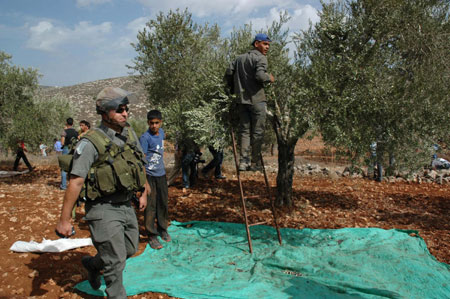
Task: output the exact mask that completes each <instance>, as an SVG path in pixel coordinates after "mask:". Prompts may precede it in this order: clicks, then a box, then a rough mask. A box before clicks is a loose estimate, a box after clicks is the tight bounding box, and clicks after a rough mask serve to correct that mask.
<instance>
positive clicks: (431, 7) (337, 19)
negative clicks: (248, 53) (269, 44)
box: [298, 0, 450, 169]
mask: <svg viewBox="0 0 450 299" xmlns="http://www.w3.org/2000/svg"><path fill="white" fill-rule="evenodd" d="M448 12H449V4H448V2H446V1H439V0H433V1H425V0H419V1H370V0H357V1H351V0H347V1H337V2H331V3H328V4H324V5H323V10H322V12H321V15H320V17H321V18H320V21H319V22H318V23H317V24H316V25H315V26H314V27H311V28H310V30H308V31H307V32H303V33H302V34H299V35H298V38H299V40H298V41H299V42H298V51H299V52H301V53H304V54H305V55H306V56H307V58H308V61H309V62H308V63H309V65H308V68H307V78H306V80H305V84H306V85H307V88H308V90H309V91H310V92H309V93H308V94H309V98H310V103H311V104H312V105H313V111H314V120H315V122H316V123H317V125H318V127H319V128H320V132H321V133H322V135H323V137H324V139H325V141H326V142H327V143H328V144H331V145H333V146H336V147H338V148H340V149H342V150H344V151H346V153H347V154H348V155H349V156H350V158H351V160H352V162H354V163H359V162H361V161H362V160H361V158H362V157H364V155H365V154H366V153H367V151H368V149H369V145H370V144H371V142H373V141H377V142H378V148H377V155H381V156H384V155H385V154H386V153H389V154H391V155H393V156H394V157H395V158H396V162H397V166H402V167H404V168H405V169H406V168H409V169H412V168H416V167H417V166H420V165H423V164H424V163H427V162H429V159H430V155H429V152H428V149H429V148H430V145H431V144H432V143H434V142H436V141H437V140H439V139H440V138H443V137H445V136H444V135H446V133H445V132H446V131H448V129H449V124H450V122H449V109H450V108H449V106H448V104H446V103H448V101H449V93H448V78H449V67H448V61H449V53H450V51H449V34H448V32H449V31H448V28H449V24H448ZM447 135H448V134H447Z"/></svg>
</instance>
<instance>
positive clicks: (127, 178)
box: [112, 158, 134, 191]
mask: <svg viewBox="0 0 450 299" xmlns="http://www.w3.org/2000/svg"><path fill="white" fill-rule="evenodd" d="M112 167H113V168H114V171H115V172H116V174H117V177H118V179H119V183H120V185H122V187H123V188H124V189H126V190H129V191H130V190H133V183H134V179H133V175H132V173H131V172H130V171H129V170H130V167H129V166H128V165H127V162H126V161H125V160H124V159H119V158H117V159H115V160H114V162H113V164H112Z"/></svg>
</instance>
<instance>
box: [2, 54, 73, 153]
mask: <svg viewBox="0 0 450 299" xmlns="http://www.w3.org/2000/svg"><path fill="white" fill-rule="evenodd" d="M10 60H11V56H10V55H8V54H6V53H4V52H0V144H1V145H2V147H3V148H5V149H7V148H15V146H16V141H17V140H18V139H20V140H24V141H25V142H26V143H27V144H28V145H29V146H30V148H31V149H34V150H36V149H38V148H39V144H40V143H47V144H51V143H52V142H53V138H55V137H56V136H59V134H60V131H61V129H62V127H61V124H64V122H65V119H66V118H67V117H68V116H69V115H71V113H72V112H73V110H74V107H73V106H72V105H70V104H69V102H68V101H67V100H66V99H62V98H58V97H56V98H51V99H43V98H39V96H37V95H36V90H37V88H38V79H39V75H38V72H37V70H34V69H31V68H28V69H25V68H22V67H18V66H15V65H13V64H12V63H11V61H10Z"/></svg>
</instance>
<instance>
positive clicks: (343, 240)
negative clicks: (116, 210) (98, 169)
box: [76, 222, 450, 298]
mask: <svg viewBox="0 0 450 299" xmlns="http://www.w3.org/2000/svg"><path fill="white" fill-rule="evenodd" d="M169 232H170V234H171V236H172V242H170V243H164V244H163V245H164V248H163V249H161V250H153V249H151V248H149V247H148V246H147V248H146V249H145V251H144V252H143V253H142V254H141V255H140V256H137V257H134V258H131V259H129V260H128V261H127V265H126V268H125V271H124V285H125V288H126V291H127V294H128V295H135V294H139V293H144V292H149V291H151V292H159V293H166V294H168V295H170V296H174V297H181V298H347V297H352V298H379V297H387V298H450V266H449V265H447V264H444V263H440V262H438V261H437V260H436V259H435V258H434V257H433V256H432V255H431V254H430V253H429V252H428V249H427V247H426V244H425V242H424V241H423V239H422V238H420V237H418V236H417V235H416V236H411V235H410V234H412V233H417V232H415V231H404V230H396V229H392V230H383V229H378V228H344V229H336V230H334V229H322V230H320V229H302V230H297V229H281V235H282V237H283V245H282V246H280V245H279V244H278V239H277V234H276V231H275V229H274V228H273V227H270V226H253V227H251V235H252V240H253V254H250V253H249V249H248V244H247V235H246V232H245V226H244V225H243V224H236V223H222V222H219V223H218V222H189V223H178V222H172V225H171V226H170V228H169ZM413 235H414V234H413ZM76 288H77V289H79V290H81V291H83V292H86V293H89V294H93V295H105V293H104V292H103V290H104V282H103V285H102V287H101V289H100V290H98V291H94V290H92V289H91V288H90V286H89V283H88V282H87V281H83V282H81V283H79V284H78V285H77V286H76Z"/></svg>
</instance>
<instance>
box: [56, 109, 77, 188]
mask: <svg viewBox="0 0 450 299" xmlns="http://www.w3.org/2000/svg"><path fill="white" fill-rule="evenodd" d="M77 139H78V132H77V130H75V129H74V128H73V118H71V117H69V118H68V119H67V120H66V126H65V127H64V131H63V132H62V134H61V144H62V146H63V148H62V154H63V155H67V154H68V153H69V146H70V145H72V142H73V140H77ZM59 189H61V190H66V189H67V173H66V172H65V171H64V170H61V185H60V186H59Z"/></svg>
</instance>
